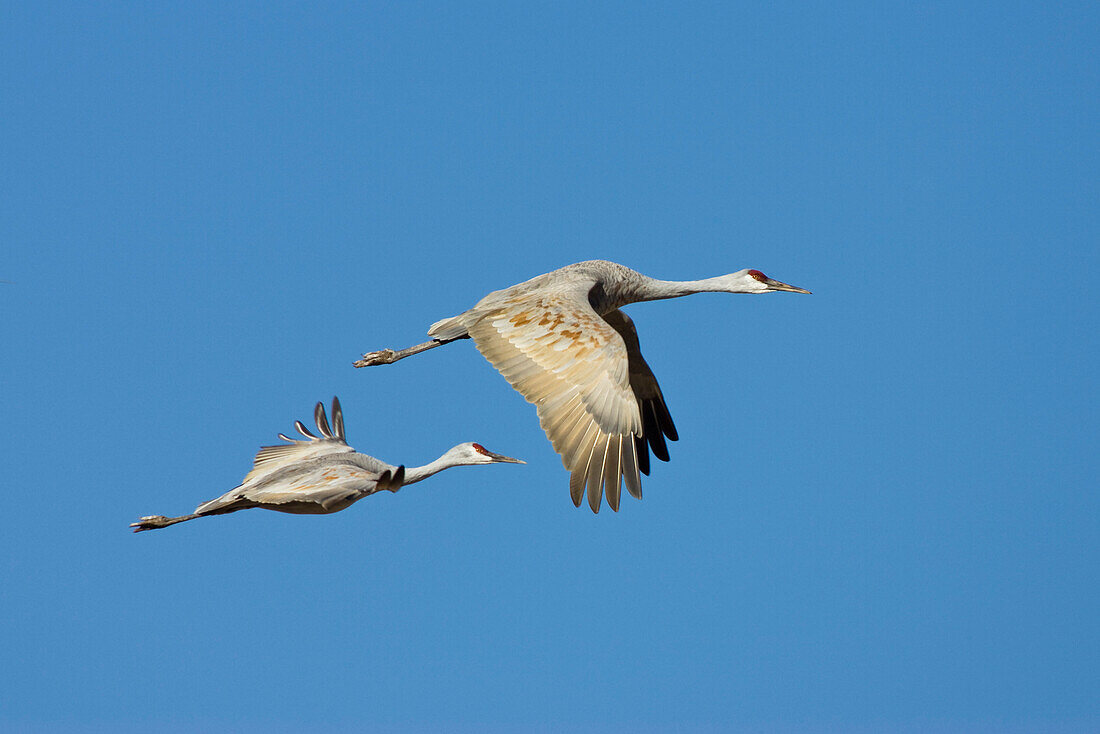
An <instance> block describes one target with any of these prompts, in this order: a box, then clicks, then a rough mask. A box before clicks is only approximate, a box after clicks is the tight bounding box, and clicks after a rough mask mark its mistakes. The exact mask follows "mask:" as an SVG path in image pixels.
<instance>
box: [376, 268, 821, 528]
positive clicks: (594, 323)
mask: <svg viewBox="0 0 1100 734" xmlns="http://www.w3.org/2000/svg"><path fill="white" fill-rule="evenodd" d="M772 291H788V292H791V293H809V292H810V291H808V290H806V289H804V288H797V287H795V286H793V285H788V284H786V283H781V282H779V281H778V280H773V279H771V278H769V277H767V276H766V275H764V274H763V273H761V272H760V271H759V270H739V271H737V272H736V273H730V274H729V275H720V276H718V277H716V278H706V279H704V280H687V281H670V280H657V279H655V278H649V277H647V276H645V275H642V274H641V273H639V272H636V271H634V270H631V269H630V268H628V267H625V266H623V265H619V264H618V263H613V262H608V261H606V260H589V261H587V262H581V263H576V264H574V265H567V266H566V267H564V268H560V269H558V270H554V271H552V272H549V273H545V274H543V275H539V276H536V277H534V278H531V279H530V280H528V281H525V282H523V283H519V284H518V285H514V286H511V287H510V288H505V289H503V290H499V291H494V292H492V293H490V294H489V295H487V296H485V297H484V298H482V299H481V300H480V301H478V302H477V304H476V305H475V306H474V307H473V308H471V309H470V310H468V311H464V312H463V313H460V314H459V315H457V316H453V317H451V318H449V319H443V320H442V321H437V322H436V323H434V324H432V326H431V328H429V329H428V336H430V337H432V339H431V341H427V342H424V343H423V344H417V345H416V346H413V347H409V348H408V349H402V350H400V351H395V350H393V349H382V350H379V351H376V352H369V353H367V354H364V355H363V357H362V359H359V360H357V361H356V362H355V366H356V367H370V366H373V365H379V364H390V363H392V362H396V361H398V360H400V359H404V358H405V357H410V356H412V355H414V354H419V353H420V352H424V351H427V350H429V349H434V348H435V347H438V346H441V345H443V344H449V343H450V342H453V341H456V340H458V339H473V340H474V344H475V345H476V346H477V348H478V350H479V351H480V352H481V353H482V355H484V357H485V358H486V359H487V360H489V362H490V363H491V364H492V365H493V366H494V367H496V368H497V370H498V371H499V372H500V373H501V374H502V375H504V378H505V379H506V380H508V382H509V383H511V385H512V387H514V388H515V389H516V390H517V391H519V393H520V394H521V395H523V397H524V398H526V399H527V401H528V402H530V403H533V404H534V405H535V406H536V409H537V412H538V416H539V423H540V425H541V426H542V429H543V431H545V432H546V436H547V437H548V438H549V439H550V443H551V444H553V446H554V450H555V451H557V452H558V453H559V454H560V455H561V458H562V464H564V465H565V468H566V469H567V470H569V472H571V475H570V478H569V494H570V496H571V498H572V499H573V504H574V505H576V506H577V507H579V506H580V504H581V499H582V498H583V497H584V495H585V493H586V490H587V495H588V506H589V507H590V508H592V512H599V510H600V505H601V503H602V498H603V495H604V492H605V489H606V494H607V504H608V505H609V506H610V507H611V509H612V510H615V511H618V509H619V497H620V494H621V488H622V485H623V484H626V489H627V491H628V492H630V494H631V495H633V496H634V497H636V498H638V499H641V497H642V482H641V477H640V476H639V473H641V474H646V475H648V474H649V451H652V452H653V455H654V456H656V457H657V458H658V459H660V460H661V461H668V447H667V445H666V443H665V439H666V438H668V439H669V440H671V441H675V440H677V435H676V427H675V425H673V423H672V416H671V415H669V412H668V408H667V406H666V405H665V399H664V396H663V395H662V394H661V388H660V386H658V384H657V378H656V377H654V376H653V372H652V371H651V370H650V369H649V365H648V364H646V361H645V359H643V358H642V352H641V349H640V348H639V345H638V332H637V331H636V330H635V329H634V323H633V322H632V321H631V320H630V317H628V316H627V315H626V314H625V313H623V312H622V311H621V310H620V309H621V308H622V307H623V306H625V305H627V304H630V303H637V302H639V301H656V300H661V299H665V298H678V297H680V296H687V295H691V294H692V293H706V292H721V293H770V292H772Z"/></svg>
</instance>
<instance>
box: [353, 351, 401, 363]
mask: <svg viewBox="0 0 1100 734" xmlns="http://www.w3.org/2000/svg"><path fill="white" fill-rule="evenodd" d="M396 356H397V352H395V351H393V350H392V349H380V350H378V351H377V352H367V353H366V354H364V355H363V358H362V359H357V360H355V366H356V367H373V366H374V365H376V364H391V363H392V362H394V361H395V360H394V358H395V357H396Z"/></svg>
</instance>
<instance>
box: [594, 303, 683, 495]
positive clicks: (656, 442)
mask: <svg viewBox="0 0 1100 734" xmlns="http://www.w3.org/2000/svg"><path fill="white" fill-rule="evenodd" d="M603 318H604V320H605V321H607V323H609V324H611V326H612V328H614V329H615V331H617V332H619V336H621V337H622V338H623V341H624V342H626V354H627V358H628V359H629V361H630V388H631V389H632V390H633V391H634V395H635V396H636V397H637V398H638V410H639V411H640V412H641V414H642V428H643V432H642V435H641V436H635V437H634V441H635V443H636V444H637V445H638V452H637V453H638V468H639V469H640V470H641V472H642V474H645V475H647V476H648V475H649V452H650V451H653V455H654V456H656V457H657V458H658V459H660V460H661V461H668V446H667V445H666V444H665V438H666V437H667V438H668V440H669V441H676V440H678V439H679V438H680V437H679V436H678V435H677V433H676V426H675V424H673V422H672V416H671V415H670V414H669V412H668V406H667V405H665V396H664V395H663V394H662V393H661V386H660V385H658V384H657V378H656V377H654V375H653V370H651V369H649V365H648V364H646V361H645V358H643V357H642V350H641V346H640V345H639V344H638V332H637V330H636V329H635V328H634V322H633V321H631V319H630V317H629V316H627V315H626V314H625V313H623V312H622V311H620V310H619V309H615V310H614V311H611V312H610V313H606V314H604V316H603ZM647 445H648V448H647ZM627 489H629V490H630V493H631V494H633V495H634V496H635V497H637V498H639V499H641V496H642V492H641V487H640V486H639V487H638V493H637V494H634V490H633V489H631V486H630V484H627Z"/></svg>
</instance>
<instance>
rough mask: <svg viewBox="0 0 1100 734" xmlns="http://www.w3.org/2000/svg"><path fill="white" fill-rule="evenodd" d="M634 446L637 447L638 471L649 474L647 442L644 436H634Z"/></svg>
mask: <svg viewBox="0 0 1100 734" xmlns="http://www.w3.org/2000/svg"><path fill="white" fill-rule="evenodd" d="M634 446H635V447H636V448H637V449H638V471H640V472H641V473H642V474H645V475H646V476H647V477H648V476H649V444H648V443H646V440H645V436H635V437H634Z"/></svg>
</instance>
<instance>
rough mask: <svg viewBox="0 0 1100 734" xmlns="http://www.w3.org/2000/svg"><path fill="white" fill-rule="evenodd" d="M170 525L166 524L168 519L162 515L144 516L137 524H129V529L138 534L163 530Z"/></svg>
mask: <svg viewBox="0 0 1100 734" xmlns="http://www.w3.org/2000/svg"><path fill="white" fill-rule="evenodd" d="M170 524H171V523H169V522H168V518H167V517H165V516H164V515H146V516H145V517H143V518H141V519H140V520H138V521H137V522H132V523H130V527H132V528H133V529H134V532H135V533H140V532H141V531H142V530H153V529H155V528H165V527H168V526H169V525H170Z"/></svg>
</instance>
